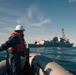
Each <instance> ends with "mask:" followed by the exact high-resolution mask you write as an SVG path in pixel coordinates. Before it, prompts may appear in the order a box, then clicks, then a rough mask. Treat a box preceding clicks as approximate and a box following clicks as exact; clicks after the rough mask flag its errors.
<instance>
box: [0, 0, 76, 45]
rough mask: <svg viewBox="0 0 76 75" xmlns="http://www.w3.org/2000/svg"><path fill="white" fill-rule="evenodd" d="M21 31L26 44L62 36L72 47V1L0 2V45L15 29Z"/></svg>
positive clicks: (75, 28)
mask: <svg viewBox="0 0 76 75" xmlns="http://www.w3.org/2000/svg"><path fill="white" fill-rule="evenodd" d="M18 24H20V25H22V26H23V27H24V28H25V32H24V35H25V40H26V43H34V42H35V40H41V39H44V40H49V39H51V38H53V37H59V38H60V37H61V29H62V28H64V31H65V36H66V37H67V38H68V39H69V41H70V42H71V43H74V46H76V33H75V32H76V0H0V44H3V43H4V42H5V41H7V40H8V37H9V36H10V34H11V33H12V32H13V31H14V29H15V27H16V26H17V25H18Z"/></svg>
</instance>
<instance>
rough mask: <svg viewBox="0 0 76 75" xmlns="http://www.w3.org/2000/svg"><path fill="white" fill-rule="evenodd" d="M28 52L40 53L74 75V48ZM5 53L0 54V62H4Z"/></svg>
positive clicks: (51, 48) (42, 49)
mask: <svg viewBox="0 0 76 75" xmlns="http://www.w3.org/2000/svg"><path fill="white" fill-rule="evenodd" d="M29 49H30V52H37V53H41V54H42V55H44V56H46V57H48V58H50V59H51V60H53V61H55V62H56V63H58V64H59V65H61V66H62V67H64V68H65V69H66V70H68V71H69V72H71V73H72V74H74V75H76V47H71V48H60V47H41V48H29ZM5 56H6V51H2V52H0V61H2V60H4V59H5Z"/></svg>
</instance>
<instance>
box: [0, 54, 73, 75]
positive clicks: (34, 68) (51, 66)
mask: <svg viewBox="0 0 76 75" xmlns="http://www.w3.org/2000/svg"><path fill="white" fill-rule="evenodd" d="M28 61H29V62H26V58H25V57H22V58H21V63H22V64H21V65H22V70H23V75H73V74H72V73H70V72H69V71H67V70H66V69H64V68H63V67H61V66H60V65H59V64H57V63H56V62H54V61H52V60H51V59H49V58H47V57H45V56H43V55H41V54H40V53H29V60H28ZM27 63H29V64H27ZM7 66H9V69H8V68H7ZM7 69H8V70H7ZM26 70H27V71H26ZM10 72H11V64H10V59H9V65H7V64H6V60H3V61H1V62H0V75H6V74H7V75H12V74H10ZM8 73H9V74H8ZM27 73H28V74H27Z"/></svg>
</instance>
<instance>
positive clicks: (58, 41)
mask: <svg viewBox="0 0 76 75" xmlns="http://www.w3.org/2000/svg"><path fill="white" fill-rule="evenodd" d="M28 45H29V47H72V46H73V43H70V42H69V39H68V38H66V37H65V33H64V28H62V37H60V38H58V37H54V38H52V39H50V40H36V41H35V43H32V44H28Z"/></svg>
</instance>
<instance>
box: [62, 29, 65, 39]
mask: <svg viewBox="0 0 76 75" xmlns="http://www.w3.org/2000/svg"><path fill="white" fill-rule="evenodd" d="M62 38H63V39H65V33H64V28H62Z"/></svg>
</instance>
